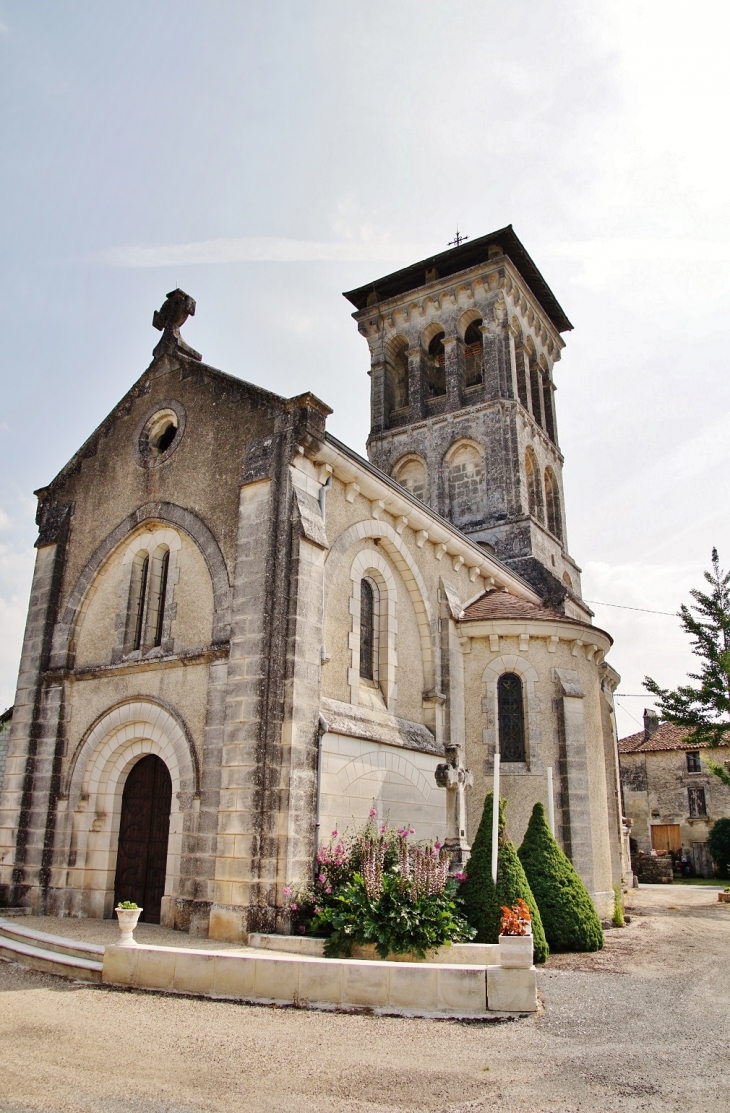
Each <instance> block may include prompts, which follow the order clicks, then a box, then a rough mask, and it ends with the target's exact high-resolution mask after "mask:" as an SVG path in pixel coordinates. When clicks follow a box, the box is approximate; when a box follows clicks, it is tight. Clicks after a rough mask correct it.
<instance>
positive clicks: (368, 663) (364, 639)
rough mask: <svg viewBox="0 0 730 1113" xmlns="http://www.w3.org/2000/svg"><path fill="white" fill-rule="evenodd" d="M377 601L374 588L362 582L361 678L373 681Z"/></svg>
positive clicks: (365, 581)
mask: <svg viewBox="0 0 730 1113" xmlns="http://www.w3.org/2000/svg"><path fill="white" fill-rule="evenodd" d="M374 618H375V600H374V598H373V588H372V585H371V584H370V583H368V581H367V580H361V581H360V676H361V677H363V679H364V680H373V679H374V675H373V651H374V648H375V630H374Z"/></svg>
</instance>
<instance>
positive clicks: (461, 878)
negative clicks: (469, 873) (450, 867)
mask: <svg viewBox="0 0 730 1113" xmlns="http://www.w3.org/2000/svg"><path fill="white" fill-rule="evenodd" d="M454 877H455V878H456V880H457V881H466V874H465V873H464V871H463V870H459V871H458V873H455V874H454Z"/></svg>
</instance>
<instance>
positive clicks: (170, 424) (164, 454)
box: [137, 402, 185, 467]
mask: <svg viewBox="0 0 730 1113" xmlns="http://www.w3.org/2000/svg"><path fill="white" fill-rule="evenodd" d="M184 428H185V410H184V409H183V407H182V406H181V405H180V403H179V402H164V403H163V404H162V405H158V406H155V409H154V410H153V412H152V413H151V414H150V415H149V416H148V417H147V418H146V420H145V421H144V423H143V426H142V429H141V431H140V434H139V438H138V441H137V458H138V460H139V463H141V464H143V465H145V466H146V467H156V466H157V465H158V464H162V463H164V462H165V460H167V459H169V457H170V456H171V455H172V453H173V452H174V451H175V449H176V448H177V446H178V444H179V443H180V440H181V438H182V434H183V430H184Z"/></svg>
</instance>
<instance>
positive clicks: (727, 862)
mask: <svg viewBox="0 0 730 1113" xmlns="http://www.w3.org/2000/svg"><path fill="white" fill-rule="evenodd" d="M707 849H708V850H709V851H710V854H711V855H712V860H713V862H714V863H715V866H716V867H717V872H718V875H719V876H720V877H730V819H718V820H716V821H715V822H714V823H713V824H712V829H711V831H710V836H709V838H708V840H707Z"/></svg>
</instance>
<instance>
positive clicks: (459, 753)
mask: <svg viewBox="0 0 730 1113" xmlns="http://www.w3.org/2000/svg"><path fill="white" fill-rule="evenodd" d="M440 595H441V608H440V613H441V654H442V669H441V676H442V680H441V683H442V687H443V690H444V693H445V695H446V696H447V703H446V706H445V711H446V715H445V723H444V725H445V738H444V745H445V747H446V754H447V757H448V762H446V763H444V764H443V765H439V766H438V767H437V769H436V783H437V784H438V785H439V787H440V788H445V789H446V840H445V846H446V847H447V849H448V850H450V851H451V863H452V866H454V867H459V866H462V865H464V864H465V863H466V862H467V861H468V859H469V850H470V846H469V841H468V837H467V828H466V800H465V798H464V790H465V788H467V787H469V786H471V785H472V784H473V780H474V778H473V777H472V774H471V773H470V772H469V770H468V769H467V768H466V767H465V765H464V755H465V753H466V717H465V688H464V649H463V646H462V641H461V639H460V637H459V632H458V630H457V627H456V623H457V621H458V620H459V618H460V616H461V612H462V607H461V601H460V599H459V595H458V592H457V591H456V589H455V588H454V587H453V586H452V585H451V584H450V583H449V582H448V581H447V580H445V579H443V577H442V579H441V588H440ZM465 640H466V641H467V642H468V639H465Z"/></svg>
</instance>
